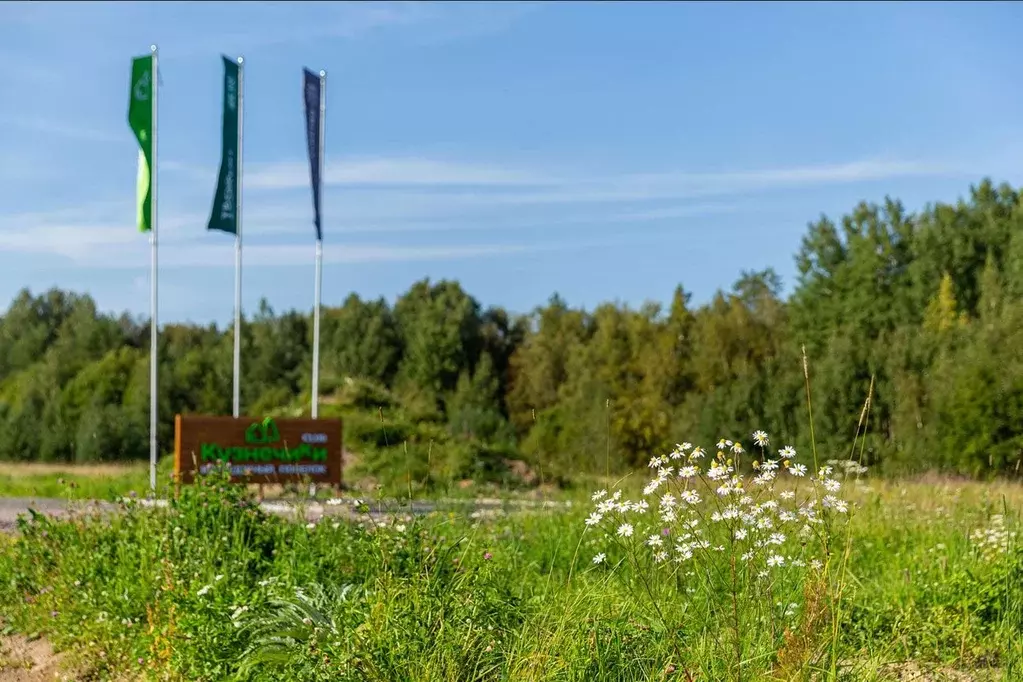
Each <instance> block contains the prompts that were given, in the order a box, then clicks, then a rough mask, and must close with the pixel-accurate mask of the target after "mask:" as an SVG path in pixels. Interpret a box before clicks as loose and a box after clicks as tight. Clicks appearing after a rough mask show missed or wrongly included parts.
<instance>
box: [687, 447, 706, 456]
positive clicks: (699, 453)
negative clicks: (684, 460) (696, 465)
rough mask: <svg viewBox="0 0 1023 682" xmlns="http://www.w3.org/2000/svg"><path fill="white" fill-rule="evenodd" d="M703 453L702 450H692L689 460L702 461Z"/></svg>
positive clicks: (698, 448)
mask: <svg viewBox="0 0 1023 682" xmlns="http://www.w3.org/2000/svg"><path fill="white" fill-rule="evenodd" d="M703 456H704V452H703V448H700V447H697V448H693V451H692V452H691V453H689V459H703Z"/></svg>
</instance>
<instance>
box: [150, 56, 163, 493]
mask: <svg viewBox="0 0 1023 682" xmlns="http://www.w3.org/2000/svg"><path fill="white" fill-rule="evenodd" d="M149 49H150V50H151V51H152V53H153V84H152V93H153V95H152V97H151V98H150V101H151V103H152V107H153V140H152V145H153V147H152V168H150V171H149V172H150V188H151V189H150V191H151V193H152V194H151V198H150V205H149V211H150V215H149V224H150V230H149V248H150V259H151V260H150V266H149V267H150V273H149V309H150V314H149V487H150V488H151V489H152V491H153V492H154V493H155V492H156V457H157V442H156V428H157V402H156V376H157V371H156V370H157V333H158V329H159V324H158V322H157V279H158V277H157V275H158V269H157V239H156V218H157V211H156V199H157V187H159V183H158V182H157V168H158V164H157V160H156V158H157V156H156V145H157V140H158V139H159V136H158V135H157V123H156V116H157V110H158V107H157V97H158V95H157V92H159V85H158V84H159V81H160V78H159V71H158V70H157V51H156V45H150V46H149Z"/></svg>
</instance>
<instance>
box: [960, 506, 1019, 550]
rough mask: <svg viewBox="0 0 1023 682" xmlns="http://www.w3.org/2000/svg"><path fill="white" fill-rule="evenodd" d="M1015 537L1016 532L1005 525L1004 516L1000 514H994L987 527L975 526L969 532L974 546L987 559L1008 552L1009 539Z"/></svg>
mask: <svg viewBox="0 0 1023 682" xmlns="http://www.w3.org/2000/svg"><path fill="white" fill-rule="evenodd" d="M1015 539H1016V533H1015V532H1014V531H1010V530H1009V529H1008V528H1006V527H1005V517H1004V516H1003V515H1002V514H994V515H993V516H992V517H991V520H990V522H989V524H988V527H987V528H977V529H976V530H974V531H973V533H971V534H970V540H972V541H973V545H974V547H976V548H977V551H978V552H979V553H980V555H981V557H983V558H984V559H985V560H988V561H991V560H993V559H995V558H996V557H997V556H998V555H999V554H1006V553H1008V551H1009V546H1010V544H1011V541H1013V540H1015Z"/></svg>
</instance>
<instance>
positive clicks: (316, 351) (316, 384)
mask: <svg viewBox="0 0 1023 682" xmlns="http://www.w3.org/2000/svg"><path fill="white" fill-rule="evenodd" d="M326 112H327V72H326V71H320V131H319V132H320V144H319V147H320V178H319V180H320V183H319V184H320V186H319V188H318V189H319V192H320V205H321V206H322V205H323V135H324V130H325V129H326V127H327V117H326ZM321 211H322V209H321ZM321 215H322V213H321ZM321 234H322V230H321ZM321 234H318V235H316V288H315V294H314V296H313V298H314V300H313V397H312V400H313V404H312V417H313V419H316V417H317V414H318V413H319V404H320V399H319V393H320V291H321V289H322V286H323V284H322V283H323V240H322V238H321Z"/></svg>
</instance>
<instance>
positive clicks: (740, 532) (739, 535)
mask: <svg viewBox="0 0 1023 682" xmlns="http://www.w3.org/2000/svg"><path fill="white" fill-rule="evenodd" d="M746 535H747V531H746V529H745V528H737V529H736V530H735V539H736V540H745V539H746Z"/></svg>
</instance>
